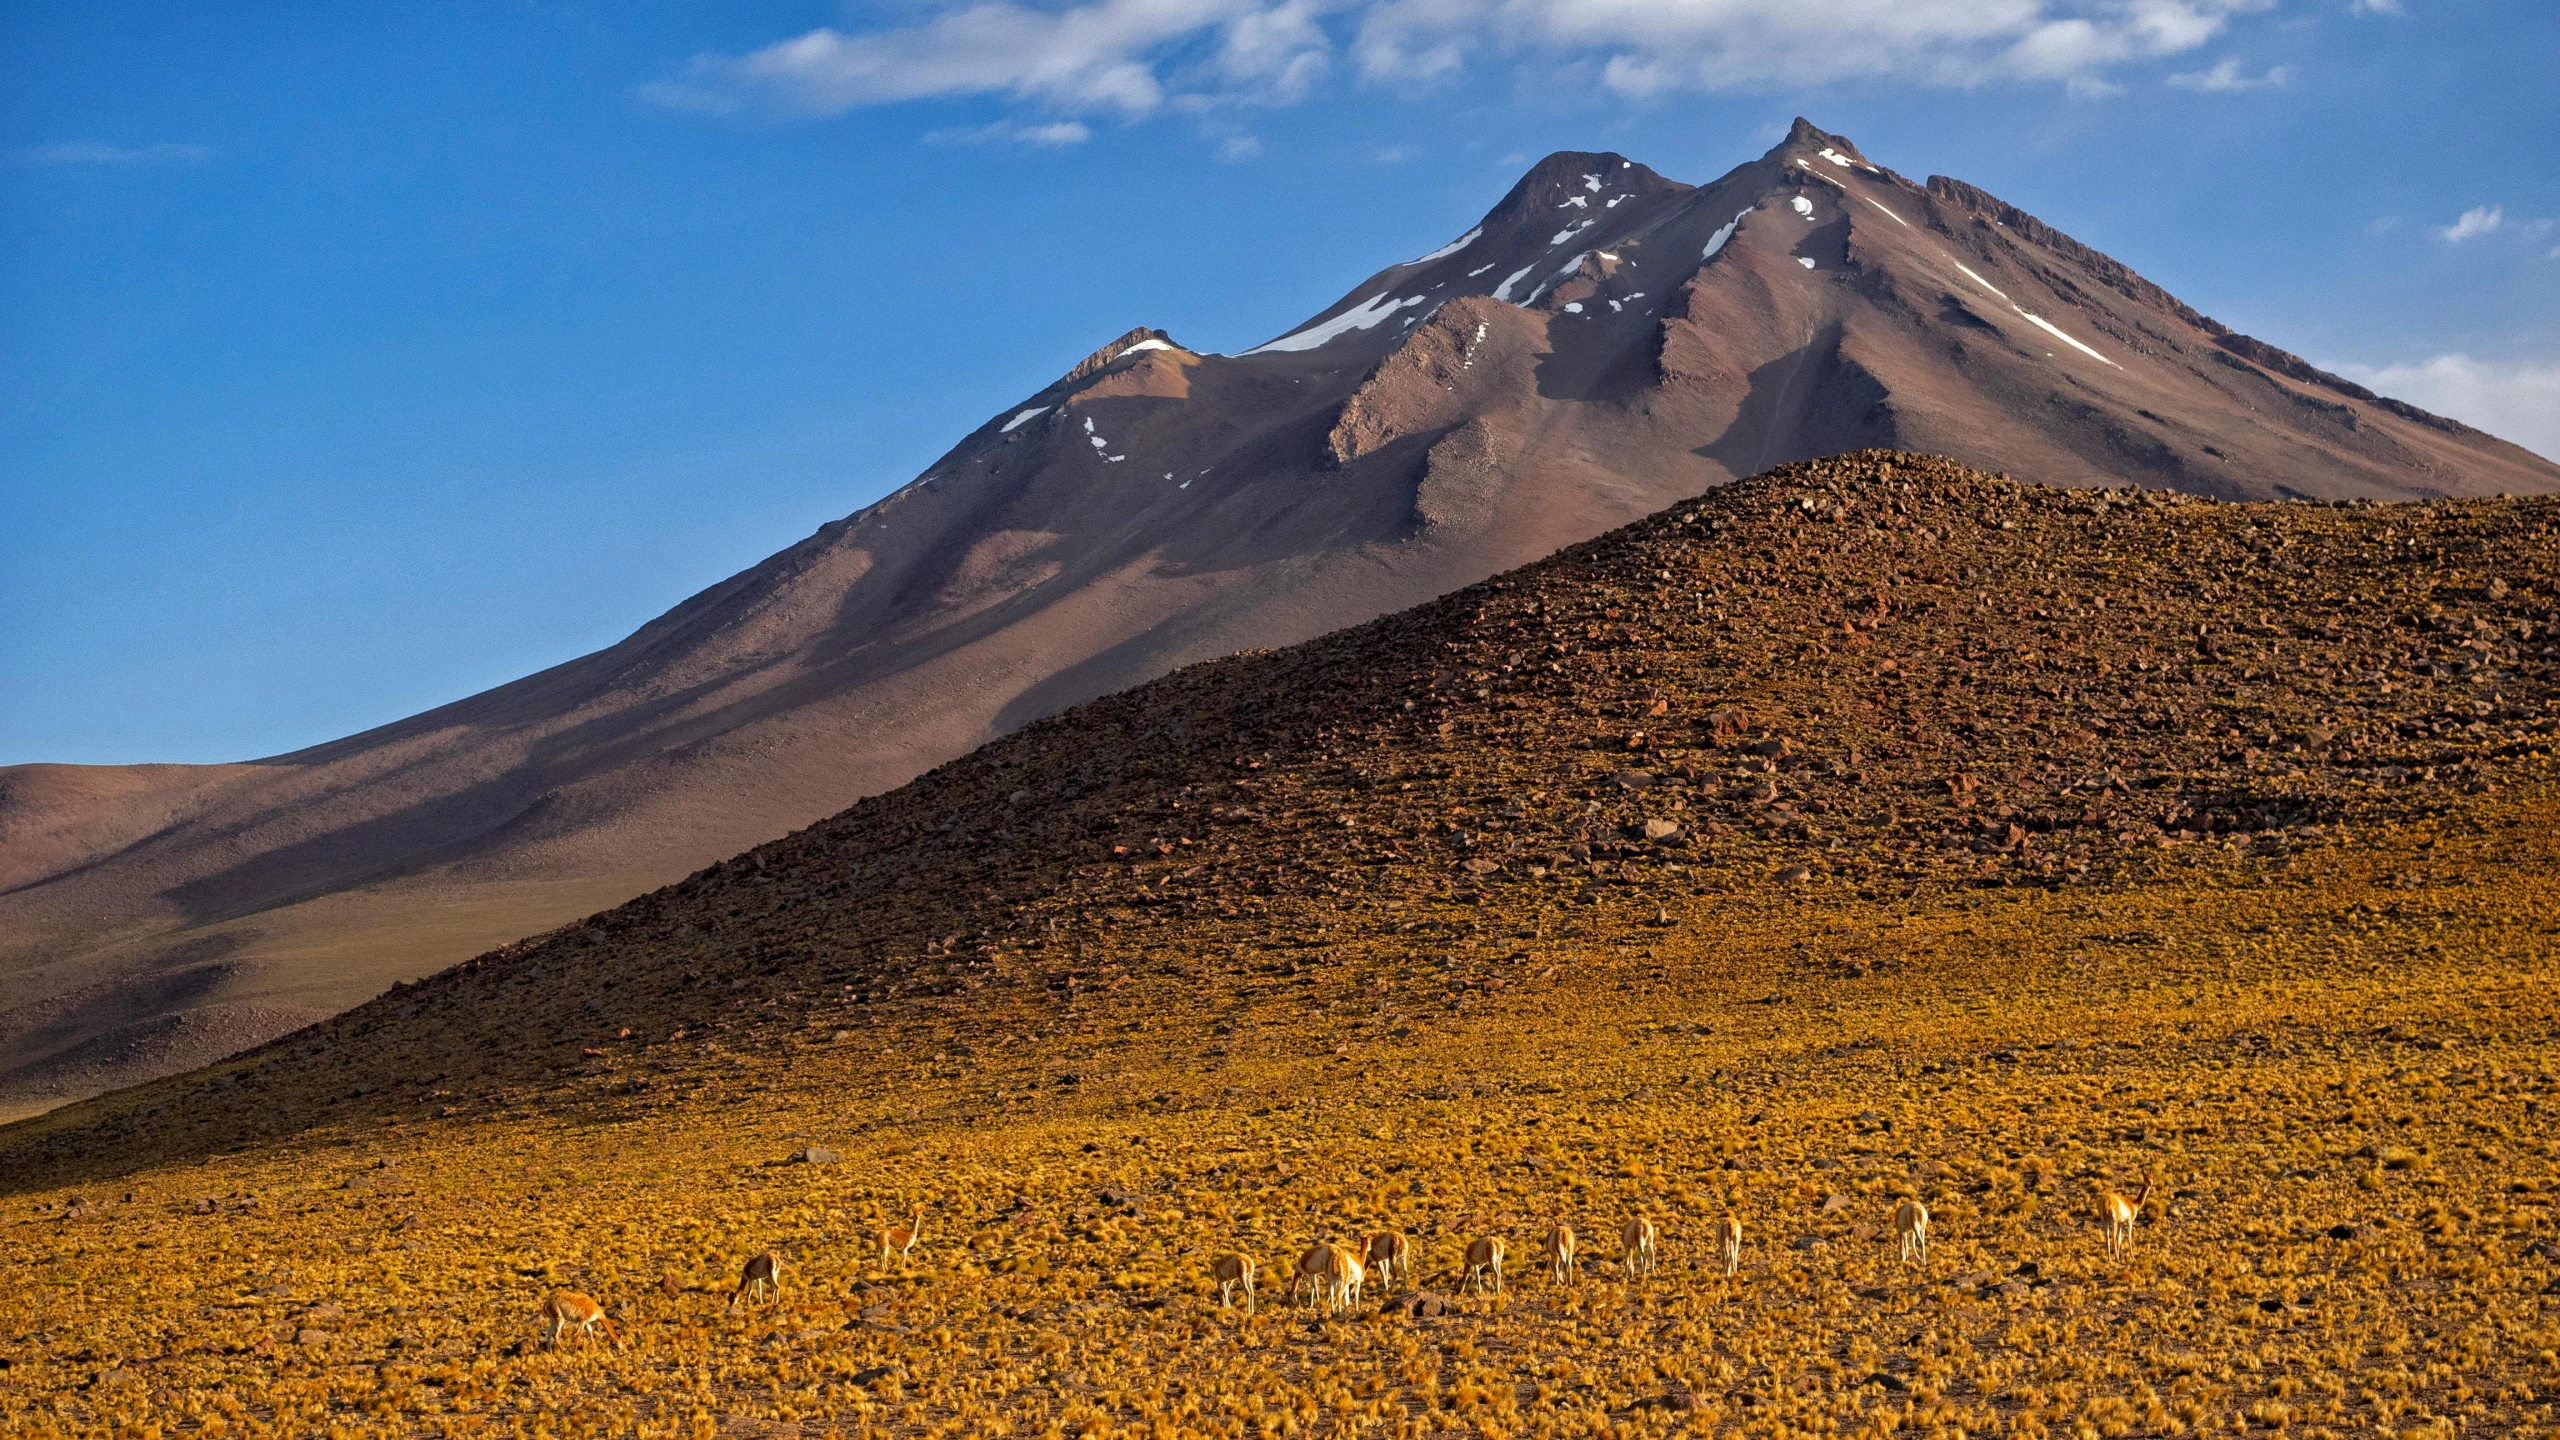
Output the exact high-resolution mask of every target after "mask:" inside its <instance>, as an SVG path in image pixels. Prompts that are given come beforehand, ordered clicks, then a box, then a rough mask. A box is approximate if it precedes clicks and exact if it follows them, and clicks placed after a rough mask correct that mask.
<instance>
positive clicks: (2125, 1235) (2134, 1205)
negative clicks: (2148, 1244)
mask: <svg viewBox="0 0 2560 1440" xmlns="http://www.w3.org/2000/svg"><path fill="white" fill-rule="evenodd" d="M2150 1198H2151V1177H2150V1176H2148V1175H2145V1176H2143V1177H2142V1188H2141V1189H2140V1190H2139V1191H2137V1192H2135V1194H2134V1197H2133V1198H2132V1199H2130V1200H2127V1199H2126V1198H2124V1197H2123V1196H2122V1195H2119V1194H2117V1193H2116V1192H2115V1191H2113V1190H2109V1191H2107V1192H2106V1194H2105V1195H2104V1196H2102V1197H2101V1198H2100V1199H2099V1201H2098V1211H2099V1218H2100V1219H2101V1220H2104V1221H2105V1222H2106V1226H2107V1253H2108V1254H2109V1255H2117V1254H2121V1253H2123V1251H2124V1250H2125V1248H2126V1247H2127V1246H2130V1245H2131V1244H2133V1222H2134V1221H2136V1220H2139V1219H2141V1218H2142V1202H2143V1201H2145V1200H2148V1199H2150Z"/></svg>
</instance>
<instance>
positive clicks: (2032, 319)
mask: <svg viewBox="0 0 2560 1440" xmlns="http://www.w3.org/2000/svg"><path fill="white" fill-rule="evenodd" d="M1806 263H1807V264H1811V263H1812V262H1811V261H1807V262H1806ZM2009 308H2010V309H2012V310H2016V311H2017V312H2018V313H2019V314H2020V315H2024V316H2026V320H2027V323H2028V324H2030V325H2033V326H2034V327H2036V328H2037V329H2039V330H2042V331H2043V332H2044V333H2046V334H2047V335H2050V336H2052V337H2053V338H2054V339H2056V340H2059V341H2061V342H2062V343H2063V344H2065V345H2068V346H2070V347H2071V348H2072V349H2074V350H2077V351H2079V352H2080V353H2081V354H2083V355H2086V356H2088V357H2089V358H2090V359H2092V360H2095V361H2097V362H2098V363H2099V364H2101V365H2106V366H2111V367H2113V368H2115V369H2118V370H2121V369H2123V368H2124V367H2123V366H2121V365H2117V364H2116V362H2114V361H2113V360H2110V359H2108V358H2107V357H2106V356H2104V355H2101V354H2099V353H2098V352H2097V351H2095V350H2092V349H2090V348H2089V347H2088V346H2086V345H2083V344H2081V343H2080V342H2079V341H2077V340H2074V339H2072V338H2071V337H2070V336H2069V335H2067V334H2065V333H2063V329H2062V327H2061V326H2059V325H2056V324H2054V323H2053V322H2052V321H2050V320H2047V319H2046V318H2044V317H2043V316H2041V315H2036V314H2031V313H2029V312H2028V311H2026V310H2024V309H2021V308H2020V307H2018V306H2015V305H2012V306H2010V307H2009Z"/></svg>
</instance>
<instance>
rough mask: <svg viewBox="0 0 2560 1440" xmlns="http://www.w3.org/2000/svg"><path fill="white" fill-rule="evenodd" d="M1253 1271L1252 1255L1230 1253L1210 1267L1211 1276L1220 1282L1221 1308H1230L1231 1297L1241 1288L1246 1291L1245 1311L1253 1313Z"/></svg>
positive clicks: (1219, 1300)
mask: <svg viewBox="0 0 2560 1440" xmlns="http://www.w3.org/2000/svg"><path fill="white" fill-rule="evenodd" d="M1253 1272H1254V1264H1253V1257H1252V1256H1250V1255H1238V1254H1233V1253H1230V1254H1226V1255H1221V1256H1219V1257H1218V1263H1217V1264H1216V1265H1214V1266H1212V1267H1211V1268H1210V1271H1209V1276H1210V1278H1211V1279H1214V1280H1216V1281H1217V1282H1218V1308H1219V1309H1221V1310H1224V1309H1226V1308H1228V1306H1229V1303H1230V1297H1232V1296H1233V1295H1234V1294H1235V1292H1236V1291H1237V1290H1239V1289H1241V1290H1242V1291H1244V1313H1246V1314H1247V1315H1250V1314H1252V1313H1253Z"/></svg>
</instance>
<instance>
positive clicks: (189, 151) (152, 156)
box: [9, 140, 213, 165]
mask: <svg viewBox="0 0 2560 1440" xmlns="http://www.w3.org/2000/svg"><path fill="white" fill-rule="evenodd" d="M212 153H213V152H212V151H211V150H208V149H206V148H205V147H203V146H202V145H102V144H99V143H98V142H97V141H94V140H65V141H61V142H58V143H55V144H52V145H29V146H27V147H25V148H24V149H20V150H13V151H11V152H9V159H10V161H11V162H12V163H14V164H19V165H155V164H167V163H170V162H173V161H186V160H202V159H204V158H206V157H207V156H209V155H211V154H212Z"/></svg>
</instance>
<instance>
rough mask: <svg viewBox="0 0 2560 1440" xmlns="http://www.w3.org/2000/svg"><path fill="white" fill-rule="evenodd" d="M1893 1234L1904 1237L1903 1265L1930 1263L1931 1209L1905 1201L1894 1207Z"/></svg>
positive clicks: (1913, 1201) (1914, 1202)
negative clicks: (1914, 1262)
mask: <svg viewBox="0 0 2560 1440" xmlns="http://www.w3.org/2000/svg"><path fill="white" fill-rule="evenodd" d="M1893 1233H1894V1234H1896V1235H1899V1236H1901V1237H1902V1263H1904V1264H1905V1265H1908V1264H1910V1263H1911V1262H1912V1261H1914V1260H1917V1261H1919V1262H1920V1263H1921V1264H1922V1265H1924V1266H1925V1265H1927V1264H1928V1263H1929V1207H1928V1206H1926V1205H1923V1204H1921V1203H1920V1202H1919V1201H1917V1200H1905V1201H1903V1202H1902V1203H1901V1204H1899V1205H1897V1206H1895V1207H1893Z"/></svg>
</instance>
